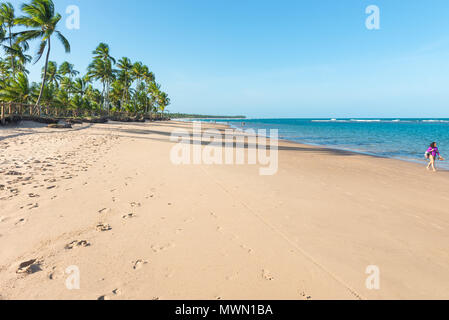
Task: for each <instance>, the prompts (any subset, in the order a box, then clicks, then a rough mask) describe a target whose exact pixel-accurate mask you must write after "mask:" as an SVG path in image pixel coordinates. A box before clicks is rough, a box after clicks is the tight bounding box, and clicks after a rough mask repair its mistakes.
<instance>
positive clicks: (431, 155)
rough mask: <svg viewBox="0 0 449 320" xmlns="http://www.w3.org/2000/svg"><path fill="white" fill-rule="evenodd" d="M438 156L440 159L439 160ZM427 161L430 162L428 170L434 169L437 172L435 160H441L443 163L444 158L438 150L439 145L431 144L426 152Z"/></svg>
mask: <svg viewBox="0 0 449 320" xmlns="http://www.w3.org/2000/svg"><path fill="white" fill-rule="evenodd" d="M437 156H438V158H437ZM426 159H427V160H429V164H428V165H427V170H429V169H430V168H432V170H433V171H434V172H435V171H437V170H436V168H435V160H441V161H443V160H444V158H443V157H442V156H441V155H440V151H439V150H438V147H437V143H436V142H432V143H431V144H430V147H429V149H427V151H426Z"/></svg>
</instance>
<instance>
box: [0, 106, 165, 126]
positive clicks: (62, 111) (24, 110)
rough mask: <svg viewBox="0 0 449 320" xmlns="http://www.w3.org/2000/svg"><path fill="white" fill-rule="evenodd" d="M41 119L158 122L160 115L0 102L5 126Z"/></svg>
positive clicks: (1, 115) (2, 122)
mask: <svg viewBox="0 0 449 320" xmlns="http://www.w3.org/2000/svg"><path fill="white" fill-rule="evenodd" d="M14 116H18V117H22V118H23V117H25V118H26V117H30V118H33V117H42V118H47V117H48V118H58V119H59V118H69V117H124V118H132V117H141V118H142V117H143V118H145V119H151V120H160V118H161V117H160V115H157V114H154V113H151V114H149V113H147V114H143V113H137V112H132V113H131V112H108V111H106V110H82V109H78V110H77V109H67V108H64V107H51V106H36V105H30V104H22V103H16V102H0V122H1V124H5V121H6V119H7V118H12V117H14Z"/></svg>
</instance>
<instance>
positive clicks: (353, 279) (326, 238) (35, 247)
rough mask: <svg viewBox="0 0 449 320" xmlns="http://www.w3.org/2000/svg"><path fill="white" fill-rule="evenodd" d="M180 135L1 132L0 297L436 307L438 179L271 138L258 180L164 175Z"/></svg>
mask: <svg viewBox="0 0 449 320" xmlns="http://www.w3.org/2000/svg"><path fill="white" fill-rule="evenodd" d="M211 127H214V128H217V129H219V130H224V129H225V127H224V126H223V125H213V124H207V125H206V124H205V125H203V128H204V129H207V128H211ZM180 128H183V129H186V130H191V124H189V123H183V122H176V121H172V122H161V123H138V124H136V123H114V122H112V123H109V124H89V125H88V124H83V125H75V126H74V127H73V129H64V130H57V129H49V128H46V127H44V126H42V125H38V124H33V123H23V124H22V125H21V126H20V127H16V128H14V127H2V128H0V298H1V299H92V300H95V299H150V300H151V299H159V300H165V299H223V300H227V299H292V300H317V299H449V290H448V283H449V233H448V230H449V214H448V212H449V211H448V208H449V188H448V181H449V173H448V172H437V173H432V172H428V171H426V169H425V165H419V164H414V163H407V162H402V161H399V160H392V159H384V158H376V157H370V156H365V155H360V154H354V153H349V152H343V151H336V150H331V149H325V148H319V147H312V146H306V145H300V144H295V143H292V142H285V141H282V142H280V145H279V170H278V173H277V174H276V175H273V176H261V175H259V166H257V165H249V164H245V165H206V164H200V165H180V166H176V165H174V164H173V163H172V162H171V161H170V150H171V149H172V148H173V146H174V143H173V142H171V141H170V133H171V132H172V131H173V130H175V129H180ZM71 266H76V267H77V268H78V269H79V273H80V289H78V290H69V289H67V286H66V279H67V278H68V277H69V274H67V273H66V269H67V268H69V267H71ZM369 266H377V267H378V268H379V271H380V274H379V276H380V288H379V289H378V290H370V289H368V288H367V286H366V280H367V278H368V276H369V275H368V274H366V270H367V268H368V267H369Z"/></svg>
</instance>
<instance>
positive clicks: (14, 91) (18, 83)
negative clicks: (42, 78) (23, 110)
mask: <svg viewBox="0 0 449 320" xmlns="http://www.w3.org/2000/svg"><path fill="white" fill-rule="evenodd" d="M31 95H32V89H31V86H30V83H29V81H28V77H27V76H26V74H24V73H22V72H19V73H18V74H17V77H16V78H12V79H11V80H10V81H9V83H7V85H6V86H5V87H4V88H3V90H1V92H0V97H1V99H2V100H4V101H11V102H19V103H28V102H29V100H30V99H31Z"/></svg>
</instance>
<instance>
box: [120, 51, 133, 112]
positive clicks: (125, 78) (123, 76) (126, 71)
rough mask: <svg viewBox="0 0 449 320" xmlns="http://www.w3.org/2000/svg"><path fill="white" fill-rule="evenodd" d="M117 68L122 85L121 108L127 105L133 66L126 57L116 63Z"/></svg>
mask: <svg viewBox="0 0 449 320" xmlns="http://www.w3.org/2000/svg"><path fill="white" fill-rule="evenodd" d="M117 67H118V68H119V70H120V73H119V80H120V81H121V82H122V83H123V93H122V103H121V104H122V106H124V105H126V104H127V103H128V97H129V95H130V92H129V88H130V87H131V83H132V76H133V74H132V68H133V64H132V63H131V60H129V59H128V58H127V57H123V58H121V59H120V60H119V61H118V63H117Z"/></svg>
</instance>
